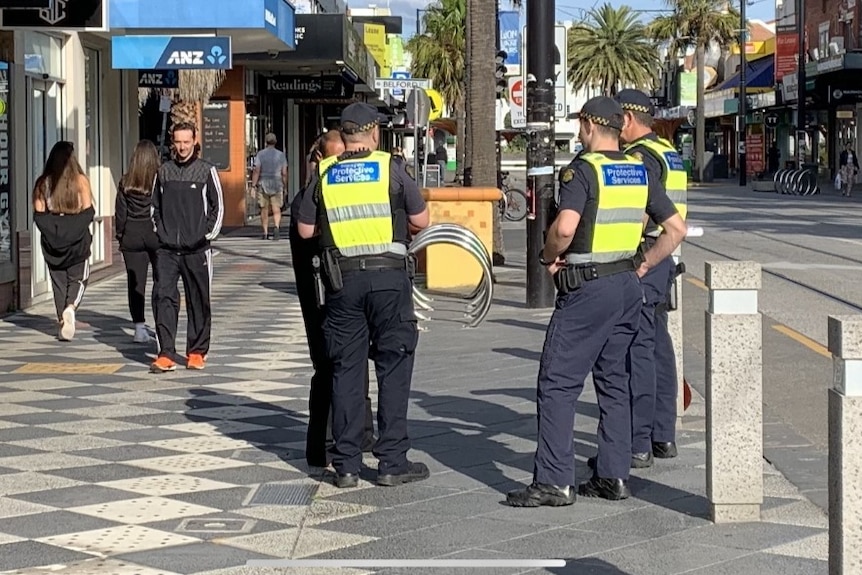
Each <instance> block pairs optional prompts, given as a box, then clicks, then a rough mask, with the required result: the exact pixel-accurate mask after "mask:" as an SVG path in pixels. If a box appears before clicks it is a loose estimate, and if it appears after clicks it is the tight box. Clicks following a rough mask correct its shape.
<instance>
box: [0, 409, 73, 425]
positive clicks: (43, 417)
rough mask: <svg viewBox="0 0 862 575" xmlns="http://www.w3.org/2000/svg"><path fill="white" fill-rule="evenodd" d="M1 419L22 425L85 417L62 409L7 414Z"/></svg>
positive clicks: (43, 423) (62, 421) (44, 423)
mask: <svg viewBox="0 0 862 575" xmlns="http://www.w3.org/2000/svg"><path fill="white" fill-rule="evenodd" d="M3 419H4V420H6V421H11V422H13V423H21V424H23V425H48V424H51V423H66V422H69V421H82V420H84V419H86V418H85V417H82V416H80V415H75V414H74V413H64V412H62V411H37V412H36V413H21V414H19V415H7V416H6V417H4V418H3Z"/></svg>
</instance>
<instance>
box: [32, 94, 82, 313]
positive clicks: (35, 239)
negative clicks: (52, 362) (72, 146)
mask: <svg viewBox="0 0 862 575" xmlns="http://www.w3.org/2000/svg"><path fill="white" fill-rule="evenodd" d="M26 84H27V86H26V90H27V139H28V140H29V141H28V143H27V165H28V166H30V174H29V176H30V180H29V189H30V190H32V189H33V187H34V186H35V184H36V180H37V179H38V178H39V176H40V175H41V173H42V170H43V169H44V166H45V162H46V160H47V159H48V154H49V153H50V152H51V148H52V147H53V146H54V144H56V143H57V142H59V141H60V140H61V139H62V138H63V127H62V123H61V120H60V118H61V117H62V116H61V111H62V86H61V85H60V84H59V83H58V82H50V81H43V80H37V79H35V78H31V77H28V78H27V82H26ZM79 153H80V152H79ZM27 204H28V205H29V206H30V207H29V208H28V213H29V215H30V217H29V218H28V220H27V221H28V222H32V221H33V204H32V202H29V201H28V202H27ZM29 225H30V224H29V223H28V226H29ZM41 239H42V237H41V235H40V234H39V229H38V228H37V227H36V226H31V234H30V251H31V261H32V272H31V273H32V276H31V297H33V298H35V297H37V296H40V295H42V294H44V293H49V292H50V291H51V282H50V277H49V275H48V266H47V264H46V263H45V258H44V256H43V255H42V249H41V247H40V246H41Z"/></svg>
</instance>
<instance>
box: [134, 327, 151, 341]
mask: <svg viewBox="0 0 862 575" xmlns="http://www.w3.org/2000/svg"><path fill="white" fill-rule="evenodd" d="M135 343H150V333H149V332H148V331H147V326H145V325H144V324H142V323H139V324H136V325H135Z"/></svg>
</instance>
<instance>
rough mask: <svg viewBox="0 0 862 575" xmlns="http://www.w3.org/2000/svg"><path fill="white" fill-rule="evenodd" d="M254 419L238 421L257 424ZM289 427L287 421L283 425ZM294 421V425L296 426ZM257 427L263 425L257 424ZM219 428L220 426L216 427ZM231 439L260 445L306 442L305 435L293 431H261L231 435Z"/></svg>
mask: <svg viewBox="0 0 862 575" xmlns="http://www.w3.org/2000/svg"><path fill="white" fill-rule="evenodd" d="M252 419H256V418H250V419H238V420H237V421H242V422H244V423H255V422H254V421H252ZM283 424H284V425H287V424H288V422H287V421H286V420H285V422H284V423H283ZM295 424H296V422H295V421H294V422H293V424H292V425H295ZM256 425H262V424H259V423H257V424H256ZM216 427H218V426H216ZM230 437H232V438H234V439H239V440H241V441H248V442H250V443H260V444H263V445H273V444H276V443H293V442H295V441H305V433H304V432H298V431H291V430H288V429H275V428H273V429H261V430H259V431H246V432H243V433H231V434H230Z"/></svg>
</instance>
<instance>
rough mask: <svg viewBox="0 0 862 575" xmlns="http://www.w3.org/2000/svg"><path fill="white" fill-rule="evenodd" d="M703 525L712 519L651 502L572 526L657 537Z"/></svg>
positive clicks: (615, 533)
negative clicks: (693, 515)
mask: <svg viewBox="0 0 862 575" xmlns="http://www.w3.org/2000/svg"><path fill="white" fill-rule="evenodd" d="M704 525H711V523H710V522H709V521H708V520H706V519H702V518H698V517H691V516H688V515H684V514H682V513H679V512H677V511H672V510H669V509H664V508H661V507H655V506H652V505H650V506H648V507H642V508H640V509H635V510H634V511H628V512H626V513H625V514H622V515H614V516H611V517H603V518H600V519H590V520H587V521H583V522H579V523H576V524H575V525H573V528H575V529H578V530H580V531H592V532H596V533H607V534H609V535H612V536H617V535H630V536H632V537H643V538H658V537H664V536H665V535H670V534H671V533H678V532H680V531H686V530H688V529H694V528H697V527H702V526H704Z"/></svg>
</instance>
